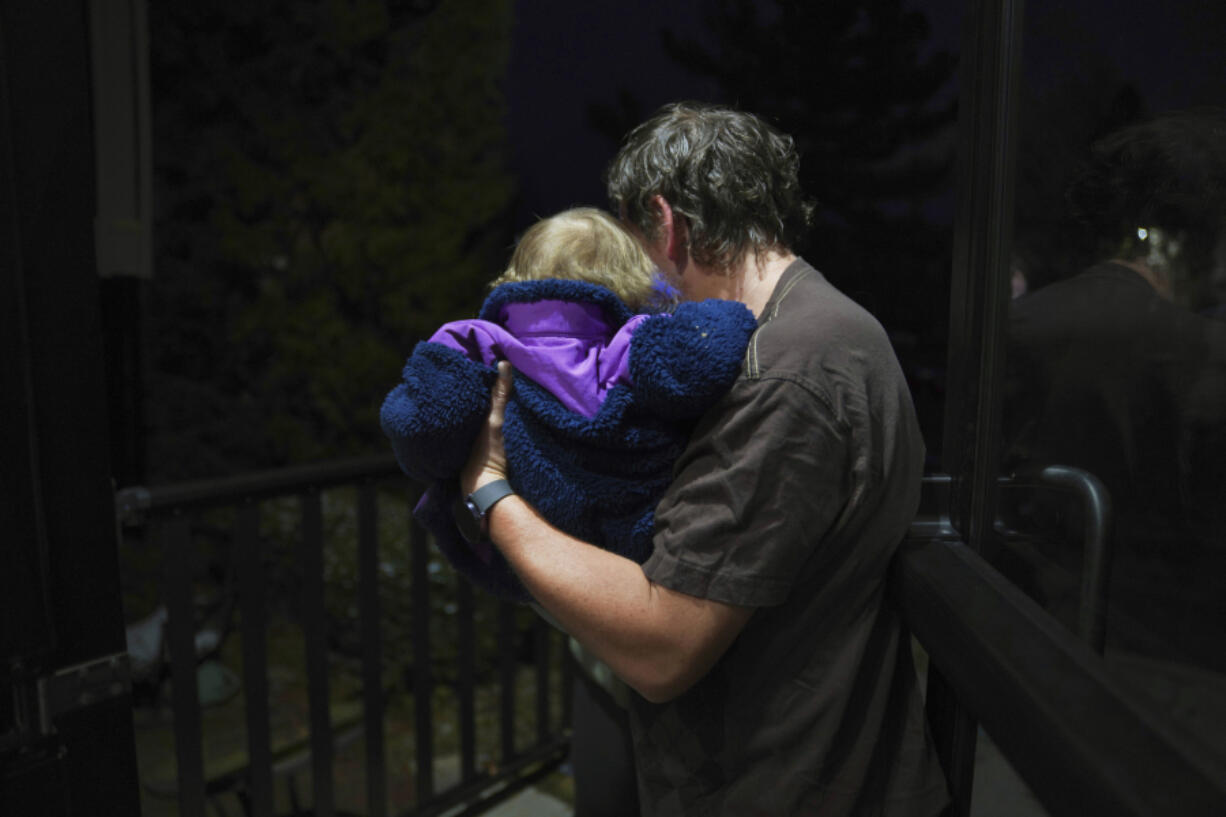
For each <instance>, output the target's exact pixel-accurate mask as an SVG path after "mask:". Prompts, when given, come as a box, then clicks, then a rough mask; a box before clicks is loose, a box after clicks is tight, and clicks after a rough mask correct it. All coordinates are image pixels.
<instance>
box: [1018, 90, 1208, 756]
mask: <svg viewBox="0 0 1226 817" xmlns="http://www.w3.org/2000/svg"><path fill="white" fill-rule="evenodd" d="M1065 202H1066V203H1067V210H1066V211H1065V216H1066V218H1065V219H1064V221H1063V223H1061V224H1059V225H1056V224H1055V223H1054V220H1053V221H1052V222H1050V223H1049V226H1050V227H1051V229H1050V230H1049V231H1047V232H1046V233H1038V232H1029V233H1028V232H1027V231H1026V230H1024V229H1019V245H1018V252H1017V258H1018V261H1017V263H1016V264H1015V270H1014V276H1015V279H1016V278H1017V276H1018V275H1019V274H1020V275H1021V276H1022V278H1023V280H1022V281H1021V283H1020V285H1019V283H1018V282H1017V281H1016V280H1015V282H1014V284H1015V285H1014V292H1015V294H1016V295H1017V296H1018V297H1015V299H1014V300H1013V301H1012V303H1011V307H1010V317H1009V335H1010V346H1009V358H1008V376H1007V385H1006V398H1005V406H1004V411H1005V428H1006V453H1005V468H1006V469H1007V470H1010V471H1014V472H1025V471H1026V470H1033V469H1035V468H1037V467H1041V466H1044V465H1050V464H1062V465H1067V466H1073V467H1076V468H1081V469H1084V470H1086V471H1089V472H1090V473H1092V474H1094V475H1095V476H1097V477H1098V478H1099V479H1100V480H1101V481H1102V482H1103V483H1104V484H1105V485H1106V487H1107V489H1108V491H1109V492H1110V494H1111V499H1112V503H1113V505H1114V508H1115V516H1114V531H1115V535H1114V558H1113V560H1112V563H1111V568H1110V581H1109V607H1108V620H1107V645H1108V652H1107V657H1108V660H1109V662H1111V663H1112V666H1114V667H1116V668H1118V669H1119V671H1120V674H1121V677H1123V678H1128V679H1132V680H1134V681H1136V682H1137V683H1138V685H1139V686H1140V687H1142V688H1144V689H1145V691H1146V692H1147V693H1148V694H1149V695H1150V697H1151V700H1158V699H1161V702H1162V705H1163V706H1164V707H1166V708H1167V710H1168V712H1169V713H1170V714H1175V715H1177V714H1179V713H1178V712H1176V711H1174V710H1177V709H1179V708H1180V707H1181V706H1182V707H1184V708H1187V705H1188V703H1187V702H1188V699H1187V698H1186V697H1181V694H1180V693H1179V691H1178V690H1180V689H1185V690H1186V688H1188V687H1190V686H1197V685H1200V686H1203V687H1204V689H1205V690H1212V689H1218V690H1219V691H1220V690H1221V689H1226V650H1224V649H1223V647H1224V646H1226V644H1224V640H1226V639H1224V634H1226V592H1223V591H1226V501H1223V500H1224V498H1226V322H1224V321H1222V320H1221V318H1222V317H1223V316H1224V315H1226V310H1224V309H1223V300H1222V298H1223V295H1224V294H1226V293H1224V290H1226V286H1223V280H1224V279H1226V270H1224V269H1223V267H1224V266H1226V265H1224V264H1223V259H1224V257H1226V111H1223V110H1221V109H1206V108H1201V109H1195V110H1188V111H1183V112H1172V113H1167V114H1163V115H1161V116H1157V117H1154V118H1152V119H1150V120H1148V121H1145V122H1143V123H1141V124H1134V125H1130V126H1127V127H1124V128H1120V129H1117V130H1115V131H1114V132H1112V133H1110V134H1108V135H1107V136H1105V137H1104V138H1102V139H1100V140H1098V141H1097V142H1096V143H1095V145H1094V147H1093V150H1092V152H1091V153H1090V155H1089V156H1088V157H1086V158H1085V160H1084V161H1083V162H1082V164H1081V168H1080V170H1078V171H1076V172H1075V173H1073V174H1072V181H1071V183H1070V184H1069V185H1068V186H1067V190H1066V196H1065ZM1023 205H1024V203H1023ZM1024 215H1025V214H1023V213H1019V219H1021V218H1023V217H1024ZM1057 237H1058V240H1059V241H1061V242H1062V243H1061V246H1060V247H1059V249H1058V251H1056V252H1053V251H1052V249H1051V247H1048V246H1040V245H1042V243H1043V242H1045V241H1049V242H1050V241H1053V240H1054V239H1057ZM1040 256H1041V257H1044V258H1046V259H1051V258H1056V257H1059V258H1060V259H1062V260H1063V261H1064V262H1066V263H1068V264H1069V267H1068V268H1066V269H1060V268H1057V269H1053V268H1051V267H1047V268H1045V269H1043V270H1042V271H1041V280H1042V281H1050V283H1046V285H1042V284H1041V283H1040V284H1038V285H1029V286H1028V284H1031V283H1032V282H1031V281H1028V280H1026V276H1027V273H1028V272H1030V273H1033V272H1034V269H1033V267H1034V259H1035V258H1037V257H1040ZM1074 263H1076V264H1077V265H1076V266H1074ZM1028 265H1029V268H1028ZM1027 289H1028V290H1029V291H1027ZM1002 515H1003V517H1004V519H1005V523H1006V525H1007V527H1008V528H1010V530H1011V531H1012V533H1011V534H1010V535H1009V536H1008V537H1007V544H1008V545H1009V546H1008V547H1006V548H1005V549H1004V550H1003V551H1002V555H1001V557H1000V560H999V561H1000V564H999V566H1000V567H1001V569H1002V571H1004V572H1006V573H1007V575H1009V576H1010V577H1011V578H1012V579H1013V580H1014V581H1016V582H1017V583H1018V584H1019V585H1021V586H1022V587H1023V588H1025V589H1026V590H1027V591H1028V592H1030V593H1031V594H1032V595H1033V596H1034V597H1035V598H1036V600H1038V601H1039V602H1040V603H1042V604H1044V605H1045V606H1046V607H1047V609H1048V610H1050V611H1051V612H1053V613H1054V614H1055V615H1057V617H1059V618H1060V619H1061V620H1063V621H1065V622H1066V623H1070V624H1071V622H1072V621H1074V620H1075V609H1076V606H1077V604H1078V602H1079V599H1078V591H1079V586H1080V577H1079V573H1080V571H1081V569H1082V557H1083V553H1082V546H1081V541H1080V540H1081V533H1080V532H1081V526H1082V520H1081V519H1080V518H1079V516H1080V509H1079V508H1078V507H1077V504H1076V502H1070V500H1069V498H1067V497H1065V496H1063V495H1060V494H1056V493H1054V492H1050V491H1030V492H1021V491H1006V492H1005V497H1004V502H1003V506H1002ZM1206 671H1208V672H1206ZM1193 678H1194V679H1195V680H1194V681H1193V680H1189V679H1193ZM1137 679H1140V680H1137ZM1172 690H1175V691H1174V692H1173V691H1172ZM1196 694H1197V695H1199V696H1201V697H1199V698H1197V703H1196V705H1195V706H1194V707H1193V708H1195V709H1197V710H1198V711H1199V712H1200V717H1197V718H1196V719H1195V720H1196V721H1198V722H1199V723H1200V725H1201V726H1202V727H1203V726H1204V725H1205V724H1206V723H1211V722H1212V721H1211V720H1206V718H1205V717H1204V716H1205V715H1207V714H1208V715H1209V716H1210V717H1212V712H1211V711H1209V710H1212V709H1213V705H1212V704H1211V703H1206V702H1208V701H1211V700H1212V698H1213V697H1214V696H1213V695H1212V694H1211V693H1209V692H1205V693H1204V695H1201V693H1200V692H1198V693H1196ZM1217 699H1218V700H1222V698H1221V696H1217ZM1206 707H1208V710H1207V709H1206ZM1219 708H1220V707H1219ZM1218 723H1221V720H1218ZM1220 731H1221V730H1220V729H1216V728H1212V727H1211V728H1208V729H1205V732H1206V733H1207V734H1210V735H1214V736H1216V739H1217V740H1219V741H1220V740H1221V737H1220Z"/></svg>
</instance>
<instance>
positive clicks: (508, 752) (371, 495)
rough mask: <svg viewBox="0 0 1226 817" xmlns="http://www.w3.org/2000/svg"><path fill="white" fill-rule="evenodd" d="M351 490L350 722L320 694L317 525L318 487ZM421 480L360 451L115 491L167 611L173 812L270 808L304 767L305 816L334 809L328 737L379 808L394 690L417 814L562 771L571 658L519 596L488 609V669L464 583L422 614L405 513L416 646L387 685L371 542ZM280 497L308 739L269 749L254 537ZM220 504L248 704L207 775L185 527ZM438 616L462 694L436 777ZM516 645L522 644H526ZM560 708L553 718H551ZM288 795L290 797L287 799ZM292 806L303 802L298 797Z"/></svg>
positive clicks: (375, 549) (466, 803) (263, 600)
mask: <svg viewBox="0 0 1226 817" xmlns="http://www.w3.org/2000/svg"><path fill="white" fill-rule="evenodd" d="M338 488H351V489H355V490H356V500H355V503H356V508H355V509H354V511H353V512H354V514H355V516H356V539H357V542H356V557H357V561H358V565H357V571H356V572H357V587H356V599H357V608H358V609H357V611H356V613H357V619H358V621H357V630H358V632H359V634H360V639H359V642H360V645H361V646H360V656H359V658H358V663H360V670H359V671H358V672H359V674H360V679H361V714H360V717H359V716H357V715H352V716H351V717H349V718H347V719H346V718H339V719H338V717H337V715H336V712H335V707H334V706H333V704H334V701H333V700H332V696H331V695H330V689H329V662H330V655H329V620H328V614H327V612H326V608H325V581H324V575H325V574H324V558H325V545H326V541H325V537H326V532H325V520H324V510H323V503H322V500H321V497H322V496H323V493H324V492H325V490H328V491H332V490H335V489H338ZM415 490H416V489H415V487H414V486H413V485H412V483H410V482H409V481H408V480H407V479H406V478H405V477H404V476H403V475H402V474H401V472H400V471H399V469H398V468H397V466H396V463H395V461H394V460H393V459H392V457H390V456H375V457H364V458H358V459H350V460H343V461H336V462H330V463H324V464H319V465H311V466H306V467H296V468H286V469H281V470H276V471H267V472H261V473H253V474H247V475H243V476H239V477H235V478H232V479H222V480H210V481H202V482H191V483H182V484H175V485H166V486H161V487H154V488H144V487H135V488H127V489H124V490H122V491H120V492H119V493H118V494H117V496H116V511H117V516H118V519H119V522H120V524H121V525H123V526H124V527H125V528H127V529H129V530H131V529H133V528H136V527H143V528H144V539H145V541H147V542H149V543H152V544H154V545H155V546H158V547H160V548H161V549H162V575H161V589H160V592H161V596H162V599H163V600H164V604H165V607H166V610H167V624H166V652H167V654H168V663H169V677H170V681H171V686H172V689H173V692H172V702H171V703H172V709H173V715H174V745H175V749H176V757H177V778H176V785H175V790H176V792H175V793H176V796H177V799H178V807H179V813H180V815H182V817H197V816H198V815H199V816H202V815H204V814H205V811H206V805H207V804H208V803H210V802H212V803H213V808H214V810H217V811H219V812H224V809H223V807H222V806H221V804H220V802H219V800H220V796H221V795H222V794H227V793H228V794H233V795H235V796H237V798H238V799H239V801H240V802H241V803H242V807H243V808H244V810H245V811H246V813H247V814H249V815H255V816H256V817H269V816H270V815H272V814H273V812H274V785H275V784H276V783H277V779H278V777H284V776H286V775H287V774H290V773H299V772H302V771H305V769H306V768H307V767H309V772H310V781H311V786H310V790H311V806H310V812H309V813H312V814H316V815H334V814H338V813H340V812H339V811H338V810H337V806H336V802H335V794H334V772H333V761H334V755H335V752H336V750H337V747H338V746H340V745H343V744H345V743H348V742H352V741H356V740H357V739H358V738H359V737H360V738H361V739H362V740H363V741H364V749H365V755H364V757H365V760H364V766H365V777H366V780H365V791H366V798H365V808H364V813H365V814H368V815H379V817H383V815H388V814H389V813H390V812H391V810H392V808H393V805H394V804H392V803H390V802H389V796H388V791H387V779H388V768H387V757H388V755H387V752H386V747H385V745H384V722H385V716H386V709H387V706H388V702H389V696H392V695H397V694H404V695H410V696H411V697H412V709H413V713H414V717H413V724H414V741H415V752H414V756H415V761H414V765H415V769H413V770H412V772H411V774H412V781H413V788H414V791H415V798H414V802H413V803H412V805H411V806H410V807H409V810H408V811H404V810H403V809H401V811H400V813H401V814H404V815H406V817H408V815H413V817H432V816H433V815H438V814H441V813H443V812H446V811H450V812H452V813H455V814H477V813H480V812H481V811H483V810H486V809H488V808H489V807H490V805H491V804H492V803H493V802H496V801H497V800H499V799H502V798H503V797H505V796H508V795H509V794H511V793H513V792H514V791H516V790H518V789H519V788H521V787H522V786H524V785H526V784H527V783H529V782H531V781H532V780H534V779H536V778H537V777H539V776H542V775H544V774H546V773H548V772H549V771H551V770H552V769H554V768H556V767H557V766H558V765H559V764H560V763H561V762H562V761H563V759H564V758H565V755H566V751H567V747H568V746H569V718H570V712H569V705H570V702H569V695H568V693H569V683H568V681H569V669H568V667H569V665H568V663H567V662H566V661H565V660H564V659H563V652H564V645H563V644H562V643H561V642H562V640H563V637H562V635H561V634H560V633H558V632H557V631H555V630H553V629H552V628H550V627H549V626H548V625H547V624H545V623H544V622H543V621H540V620H539V619H537V620H535V621H534V623H532V624H531V625H527V627H528V628H529V629H527V630H525V629H524V627H523V626H522V625H521V624H517V623H516V620H517V617H516V615H515V613H516V609H517V608H516V607H515V605H511V604H508V603H499V605H498V608H497V619H498V623H497V625H496V626H497V630H498V632H497V637H496V638H497V650H498V658H497V660H496V663H497V666H493V667H490V666H479V665H478V662H479V657H478V652H479V651H478V649H477V632H476V627H475V623H474V621H475V619H474V609H475V606H476V605H475V601H474V597H473V591H472V588H471V586H470V585H469V583H468V582H466V581H458V582H456V584H455V589H454V592H455V599H454V608H453V609H452V608H450V607H449V609H447V610H446V611H441V610H438V609H432V608H433V607H435V605H432V602H431V583H432V582H431V580H430V579H431V577H430V570H431V557H430V547H431V545H430V543H429V542H428V539H427V535H426V533H425V531H424V530H422V529H421V528H420V527H419V526H417V525H416V524H415V523H410V524H409V526H408V537H409V550H410V553H411V558H410V560H409V561H410V562H411V564H409V565H407V566H405V567H407V569H408V570H409V571H410V588H411V600H410V604H411V611H412V614H411V616H410V620H411V622H412V623H411V633H410V638H409V639H408V641H409V642H410V643H406V644H403V645H402V647H401V648H402V649H403V650H405V651H409V652H411V655H412V657H413V661H412V665H411V669H409V670H407V671H406V675H408V676H410V677H408V678H404V679H401V682H400V683H399V684H394V685H393V687H392V688H390V689H389V688H388V685H387V681H386V677H387V673H386V672H385V669H386V667H385V660H384V655H383V654H382V650H383V647H382V644H383V639H382V638H381V627H382V626H383V622H382V620H381V616H382V612H381V609H380V592H379V576H380V571H381V570H383V569H385V565H384V564H383V563H381V558H380V550H381V546H382V545H384V544H385V543H381V542H380V541H379V524H378V520H379V510H380V507H381V504H380V499H381V497H384V498H386V497H387V496H389V495H391V496H393V497H397V498H398V500H399V501H398V503H397V505H398V507H399V508H403V510H404V512H405V515H406V516H407V511H408V508H411V507H412V505H411V501H412V498H413V494H414V493H415ZM285 498H297V514H298V519H297V520H296V526H294V527H295V529H296V530H297V531H298V533H299V535H298V536H297V537H296V538H297V541H296V542H294V543H292V547H294V548H295V549H296V553H295V558H296V559H297V560H298V564H297V565H296V569H298V570H300V575H301V582H300V587H299V588H297V589H296V592H297V594H298V596H299V598H298V599H296V601H295V603H296V609H297V610H298V611H299V614H298V618H299V620H300V624H301V627H302V634H303V642H304V645H305V662H304V665H303V666H302V667H301V671H302V673H304V674H305V677H306V682H307V684H306V685H307V693H308V695H307V697H308V701H309V704H308V709H309V738H308V739H304V741H303V745H302V746H300V747H298V751H297V752H295V753H288V754H287V752H286V751H284V747H279V748H278V749H277V750H276V751H275V752H274V741H273V735H272V729H271V727H270V716H271V712H270V687H269V676H268V658H269V653H268V648H269V644H268V625H269V614H270V611H269V598H270V595H269V594H270V588H269V583H268V575H267V573H268V559H269V553H268V549H269V547H270V545H269V543H268V542H267V541H265V538H264V537H262V536H261V532H260V531H261V515H262V514H263V513H269V512H271V509H270V505H272V504H275V503H277V502H280V504H279V505H277V506H276V511H277V512H278V513H284V508H285V501H284V500H285ZM218 509H222V510H223V511H224V510H225V509H229V511H230V512H229V513H228V514H224V516H225V518H226V519H228V520H232V524H233V530H232V532H231V533H230V539H231V547H230V548H229V553H230V557H229V558H230V561H231V565H230V567H231V568H232V569H233V571H234V573H235V574H236V577H237V578H236V581H235V582H234V583H233V593H232V594H233V595H235V596H236V597H237V598H235V599H233V600H232V601H233V603H234V609H235V610H236V611H237V613H238V619H239V624H238V634H239V635H240V637H241V641H242V667H243V668H242V673H241V682H242V692H243V700H244V701H245V719H246V744H247V745H246V749H247V751H246V756H245V761H246V762H245V763H239V764H236V765H235V764H232V767H231V768H228V769H226V770H223V771H222V772H216V771H212V770H210V771H208V772H206V764H205V757H204V751H203V733H202V728H201V708H200V703H199V697H198V696H199V691H198V684H197V645H196V631H195V630H196V612H197V611H196V609H195V604H194V577H193V568H192V565H193V557H194V556H195V555H196V553H197V549H198V543H197V542H196V541H195V539H194V537H193V527H194V523H196V522H198V521H199V520H200V519H201V518H202V516H203V515H205V514H208V513H213V512H215V511H217V510H218ZM440 616H451V617H453V621H452V622H450V623H449V624H448V629H450V628H454V632H455V643H454V645H445V646H447V648H448V651H450V649H451V647H452V646H454V652H455V666H454V668H453V670H454V676H453V684H454V687H455V693H456V699H457V704H458V719H457V720H458V731H459V774H458V780H455V781H454V782H453V783H451V784H450V785H447V786H445V787H436V785H435V766H436V757H435V748H434V731H435V723H436V713H435V712H434V711H433V706H432V700H433V697H434V696H433V692H434V690H435V688H436V686H437V684H438V683H439V679H438V678H437V677H436V675H437V672H436V669H435V667H436V666H437V659H436V657H435V656H433V654H432V647H434V646H438V644H437V638H436V636H437V633H438V632H439V631H440V630H441V623H440ZM525 639H528V640H529V644H530V645H531V646H532V649H531V650H529V651H528V652H530V653H531V654H532V661H533V664H534V669H535V672H534V675H535V724H536V730H535V736H534V738H533V740H532V741H531V745H528V746H522V745H520V744H522V743H524V741H523V740H518V741H517V740H516V718H517V706H516V703H515V700H516V685H517V673H518V668H519V661H520V657H519V656H517V654H516V652H517V646H518V645H519V644H520V643H522V642H523V641H524V640H525ZM520 652H523V651H522V650H520ZM479 674H480V675H481V677H483V678H496V680H495V681H493V682H492V683H493V684H494V685H496V686H497V688H498V692H497V694H498V695H500V698H501V700H500V705H499V717H498V721H499V737H500V740H499V744H500V747H499V748H500V751H499V752H498V757H497V759H496V760H495V761H494V762H486V763H483V764H482V765H481V767H480V768H479V767H478V753H477V716H476V707H475V696H476V690H477V679H478V675H479ZM559 713H560V714H559ZM295 800H296V797H295ZM294 808H295V810H297V809H298V808H299V805H298V803H297V802H295V803H294Z"/></svg>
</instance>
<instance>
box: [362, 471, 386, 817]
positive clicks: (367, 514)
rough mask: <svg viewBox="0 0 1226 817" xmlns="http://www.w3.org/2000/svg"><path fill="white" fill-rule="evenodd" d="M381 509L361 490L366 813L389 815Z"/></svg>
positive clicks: (370, 490) (365, 486)
mask: <svg viewBox="0 0 1226 817" xmlns="http://www.w3.org/2000/svg"><path fill="white" fill-rule="evenodd" d="M377 525H378V505H377V504H376V494H375V486H374V484H373V483H371V482H364V483H362V485H361V486H360V487H359V489H358V604H359V613H358V614H359V617H360V619H361V627H362V717H363V722H364V728H365V732H366V803H367V806H366V813H367V814H369V815H371V817H384V815H386V814H387V773H386V770H387V763H386V759H385V756H384V751H383V748H384V747H383V645H382V642H381V641H380V628H379V616H380V610H379V542H378V532H377Z"/></svg>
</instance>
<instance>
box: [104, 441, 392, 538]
mask: <svg viewBox="0 0 1226 817" xmlns="http://www.w3.org/2000/svg"><path fill="white" fill-rule="evenodd" d="M400 473H401V472H400V468H399V466H397V464H396V459H395V457H393V456H392V455H391V454H372V455H368V456H362V457H351V458H348V459H340V460H331V461H328V462H321V463H310V464H308V465H295V466H290V467H287V468H276V469H271V470H265V471H252V472H250V473H246V474H239V475H237V476H233V477H222V478H220V479H206V480H195V481H191V482H176V483H170V484H167V485H155V486H152V487H147V486H143V485H136V486H131V487H128V488H123V489H121V490H119V491H118V492H116V494H115V513H116V515H117V516H118V518H119V520H120V521H121V522H122V523H124V524H139V523H140V522H141V521H143V520H144V519H145V518H146V517H148V516H153V515H158V514H162V513H167V512H180V511H184V510H188V509H192V510H195V509H201V508H209V507H218V506H221V505H232V504H235V503H237V502H241V501H251V500H256V499H266V498H268V497H273V496H280V495H284V494H293V493H297V492H299V491H305V490H319V489H323V488H328V487H332V486H334V485H343V484H347V483H355V482H361V481H364V480H370V479H380V478H384V477H393V476H398V475H400Z"/></svg>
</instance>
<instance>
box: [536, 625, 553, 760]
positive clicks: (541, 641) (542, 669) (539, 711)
mask: <svg viewBox="0 0 1226 817" xmlns="http://www.w3.org/2000/svg"><path fill="white" fill-rule="evenodd" d="M534 636H535V640H536V643H535V650H534V652H535V653H536V741H537V743H540V744H544V743H545V742H546V741H548V740H549V647H550V644H551V640H550V638H549V625H548V624H546V623H545V621H544V619H542V618H539V617H538V618H537V619H536V621H535V623H534Z"/></svg>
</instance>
